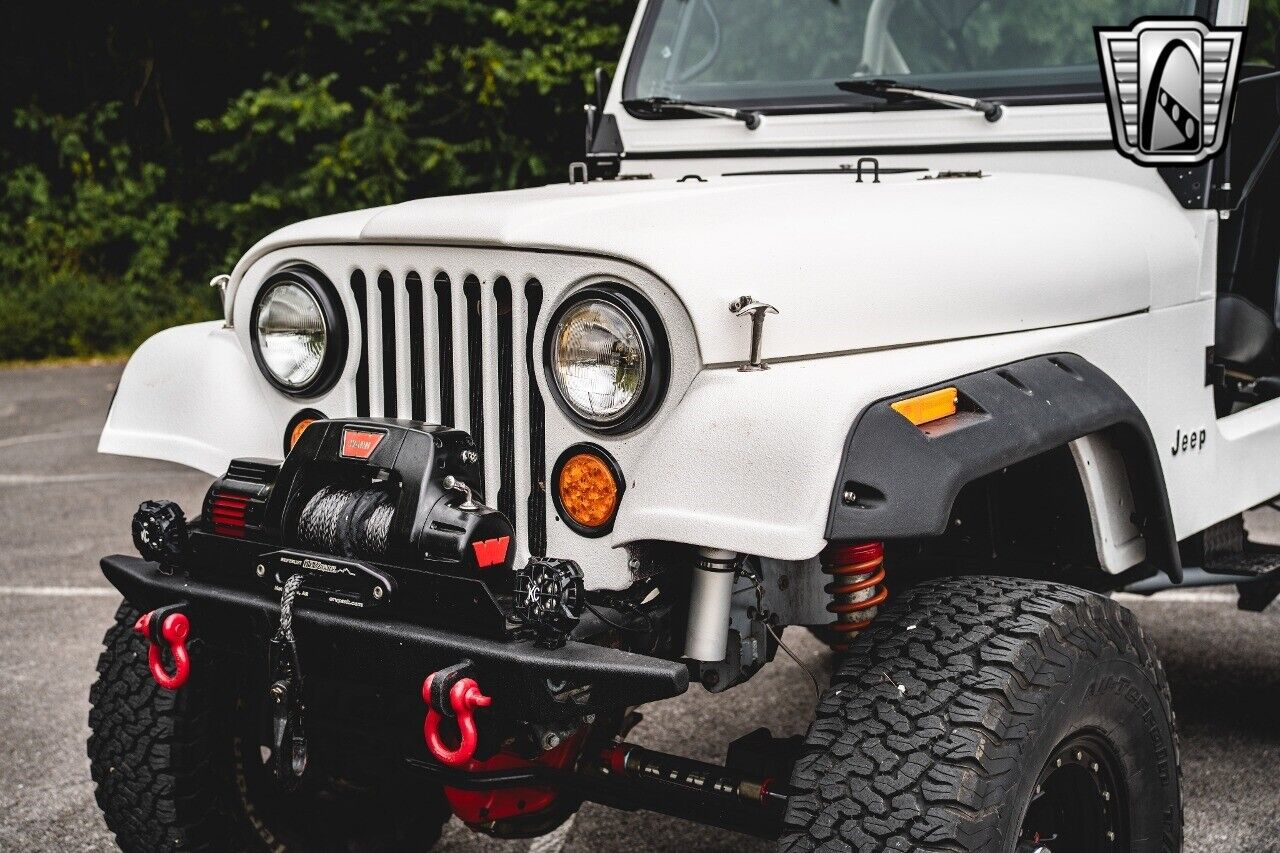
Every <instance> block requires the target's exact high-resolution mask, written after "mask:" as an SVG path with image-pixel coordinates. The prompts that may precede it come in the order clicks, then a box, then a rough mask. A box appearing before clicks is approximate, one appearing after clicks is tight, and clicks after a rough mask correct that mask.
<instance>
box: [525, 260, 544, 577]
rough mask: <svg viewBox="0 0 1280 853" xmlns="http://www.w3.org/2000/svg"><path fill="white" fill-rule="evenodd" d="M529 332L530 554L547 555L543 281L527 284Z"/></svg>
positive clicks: (526, 357) (526, 297)
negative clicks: (539, 353)
mask: <svg viewBox="0 0 1280 853" xmlns="http://www.w3.org/2000/svg"><path fill="white" fill-rule="evenodd" d="M524 300H525V305H526V306H527V307H528V310H527V312H526V313H527V314H528V317H529V320H528V326H527V329H528V331H527V332H526V334H525V336H524V339H525V352H524V358H525V371H526V374H527V376H528V380H529V533H528V536H529V553H530V554H533V555H534V556H535V557H545V556H547V445H546V437H545V432H546V412H545V411H544V410H543V407H542V394H540V393H539V392H538V379H537V376H538V374H537V372H536V371H535V370H534V367H535V365H536V361H535V360H534V358H535V356H534V341H535V340H536V338H535V337H534V331H535V330H536V329H537V327H538V314H539V312H540V311H541V310H542V284H541V283H540V282H539V281H538V280H537V279H529V282H528V283H527V284H526V285H525V287H524Z"/></svg>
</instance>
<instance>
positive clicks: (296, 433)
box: [289, 418, 315, 450]
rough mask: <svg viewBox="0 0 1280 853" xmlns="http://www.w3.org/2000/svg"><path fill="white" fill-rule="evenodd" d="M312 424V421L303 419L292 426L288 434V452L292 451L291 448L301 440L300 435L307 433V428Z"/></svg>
mask: <svg viewBox="0 0 1280 853" xmlns="http://www.w3.org/2000/svg"><path fill="white" fill-rule="evenodd" d="M313 423H315V421H314V420H312V419H310V418H304V419H302V420H300V421H298V422H297V423H296V424H294V425H293V431H292V432H290V433H289V449H290V450H292V449H293V446H294V445H295V444H297V443H298V439H300V438H302V434H303V433H304V432H306V431H307V427H309V426H311V425H312V424H313Z"/></svg>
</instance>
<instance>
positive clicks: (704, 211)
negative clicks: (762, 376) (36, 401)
mask: <svg viewBox="0 0 1280 853" xmlns="http://www.w3.org/2000/svg"><path fill="white" fill-rule="evenodd" d="M1196 241H1197V237H1196V233H1195V231H1194V230H1193V228H1192V225H1191V223H1190V221H1189V220H1188V218H1187V217H1186V215H1185V211H1183V210H1182V209H1181V208H1180V207H1179V206H1178V204H1177V203H1176V201H1175V200H1174V199H1173V197H1172V195H1171V194H1157V193H1155V192H1151V191H1148V190H1145V189H1139V188H1136V187H1133V186H1128V185H1125V184H1120V183H1116V182H1113V181H1104V180H1096V179H1089V178H1079V177H1064V176H1054V175H1040V174H1025V173H1008V174H997V175H993V176H987V177H983V178H980V179H975V178H952V179H932V180H921V175H919V174H904V175H892V176H888V175H886V176H885V177H884V178H883V179H882V183H880V184H873V183H871V181H870V178H868V179H866V181H865V182H864V183H861V184H859V183H857V182H856V180H855V178H854V176H853V175H852V174H839V175H830V174H826V175H805V176H795V175H788V176H767V177H712V178H709V179H707V180H706V181H699V180H696V179H690V180H686V181H684V182H679V181H672V180H637V181H619V182H607V183H592V184H587V185H575V186H570V185H558V186H549V187H543V188H539V189H531V190H519V191H513V192H499V193H488V194H483V195H471V196H452V197H444V198H434V199H424V200H420V201H411V202H406V203H404V204H398V205H394V206H390V207H383V208H374V209H370V210H362V211H355V212H351V213H344V214H338V215H336V216H327V217H322V218H319V219H314V220H310V221H307V222H301V223H298V224H296V225H291V226H289V227H287V228H284V229H281V230H280V231H277V232H276V233H275V234H272V235H271V236H269V237H267V238H266V239H264V240H263V241H261V242H260V243H258V245H256V246H255V247H254V248H253V249H252V250H251V251H250V252H249V253H248V254H247V255H246V256H245V258H244V259H243V260H242V261H241V262H240V264H239V265H237V267H236V270H235V274H234V276H233V282H234V284H235V285H236V286H238V284H239V281H240V279H241V278H242V277H243V275H244V273H245V271H246V270H247V269H248V268H249V266H250V265H251V264H252V263H253V262H254V261H255V260H257V259H258V258H260V257H262V256H263V255H264V254H266V253H267V252H270V251H274V250H276V249H280V248H284V247H287V246H292V245H316V244H331V243H358V242H359V243H388V244H404V243H411V244H415V243H420V244H433V243H436V244H449V245H475V246H490V247H506V248H519V249H537V250H548V251H562V252H572V253H576V254H588V255H602V256H609V257H614V258H618V259H621V260H625V261H628V262H630V263H633V264H635V265H638V266H641V267H644V268H646V269H649V270H651V271H653V272H654V273H655V274H656V275H657V276H659V277H660V278H662V279H663V280H665V281H666V282H667V283H668V284H669V285H670V286H671V288H672V289H673V290H674V291H675V292H676V294H677V295H678V296H679V298H680V299H681V300H682V301H683V302H684V304H685V306H686V307H687V309H688V310H689V313H690V315H691V316H692V319H693V322H694V325H695V327H696V329H697V330H698V338H699V344H700V346H701V350H702V358H703V360H704V362H706V363H708V364H720V363H729V362H735V361H740V360H741V359H742V358H743V356H744V355H745V353H746V343H747V324H746V321H744V320H741V319H739V318H735V317H733V316H732V315H731V314H730V312H729V309H728V306H729V303H730V302H732V301H733V300H734V299H736V298H737V297H739V296H741V295H743V294H750V295H751V296H753V297H755V298H756V299H759V300H762V301H764V302H768V303H771V304H773V305H775V306H777V308H778V309H779V310H780V311H781V315H780V316H778V317H773V318H770V320H769V322H768V324H767V328H766V333H765V344H764V353H765V357H766V358H767V359H775V360H776V359H781V358H793V357H802V356H810V355H816V354H828V353H838V352H851V351H862V350H871V349H879V348H885V347H896V346H904V345H910V344H918V343H924V342H930V341H944V340H957V339H962V338H971V337H978V336H983V335H991V334H1001V333H1008V332H1018V331H1026V330H1031V329H1037V328H1047V327H1052V326H1062V325H1067V324H1072V323H1080V322H1086V321H1089V320H1097V319H1102V318H1106V317H1115V316H1120V315H1124V314H1129V313H1133V312H1137V311H1143V310H1146V309H1147V308H1149V307H1150V305H1151V291H1152V285H1153V282H1162V284H1163V285H1164V286H1172V285H1175V284H1181V285H1184V286H1180V287H1177V288H1176V289H1179V290H1191V289H1194V282H1192V281H1190V280H1188V281H1186V282H1176V283H1175V282H1174V281H1171V279H1190V278H1192V277H1194V275H1195V273H1196V271H1197V269H1198V264H1197V262H1196V260H1195V259H1196V257H1197V253H1198V248H1197V242H1196ZM1064 294H1069V295H1070V297H1069V298H1064Z"/></svg>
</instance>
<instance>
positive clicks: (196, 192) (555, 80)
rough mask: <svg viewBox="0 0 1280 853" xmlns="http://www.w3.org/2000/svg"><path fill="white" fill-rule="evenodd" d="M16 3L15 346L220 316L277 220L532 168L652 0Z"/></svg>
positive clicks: (8, 269) (11, 191)
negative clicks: (226, 287)
mask: <svg viewBox="0 0 1280 853" xmlns="http://www.w3.org/2000/svg"><path fill="white" fill-rule="evenodd" d="M44 5H45V6H48V7H50V8H47V9H45V8H41V4H20V6H19V7H18V8H15V10H13V12H12V16H11V19H10V20H9V21H7V24H8V26H7V32H6V33H5V34H3V35H0V57H3V58H0V73H4V74H5V77H6V86H5V87H3V90H0V135H2V136H3V140H4V141H3V143H0V360H3V359H11V358H39V357H44V356H57V355H82V354H90V353H97V352H116V351H123V350H127V349H129V348H131V347H133V346H135V345H136V344H137V343H138V342H139V341H140V340H142V339H143V338H144V337H146V336H147V335H149V334H151V333H153V332H155V331H156V330H158V329H160V328H163V327H165V326H169V325H172V324H174V323H179V322H188V321H191V320H197V319H208V318H212V317H214V316H216V302H215V300H214V298H213V296H212V294H211V293H210V292H208V289H207V288H205V287H204V285H203V283H204V282H205V281H207V280H208V279H209V277H210V276H212V275H213V274H215V273H218V272H223V271H225V270H227V269H229V268H230V266H231V265H232V264H233V263H234V262H235V260H236V258H238V257H239V255H240V254H242V253H243V252H244V251H245V250H246V249H247V248H248V247H249V246H250V245H252V244H253V243H254V242H255V241H256V240H258V239H259V238H261V237H262V236H263V235H265V234H267V233H269V232H270V231H273V230H275V229H276V228H279V227H281V226H282V225H285V224H288V223H290V222H293V221H296V220H298V219H303V218H307V217H311V216H318V215H322V214H326V213H332V212H335V211H339V210H346V209H353V208H359V207H369V206H375V205H383V204H392V203H395V202H398V201H402V200H405V199H407V198H414V197H419V196H429V195H440V194H448V193H459V192H467V191H474V190H484V189H490V188H509V187H518V186H526V185H530V184H537V183H540V182H545V181H547V180H551V179H552V176H553V175H554V176H555V177H558V176H559V174H560V172H561V171H562V170H563V169H564V168H565V167H566V165H567V163H568V162H569V161H570V160H571V159H574V158H575V157H577V156H579V154H580V151H579V149H580V148H581V144H582V141H581V140H582V113H581V104H582V103H583V101H584V99H585V95H586V92H587V87H588V84H589V81H590V77H591V72H592V70H593V69H594V68H595V67H596V66H598V65H604V66H605V67H611V65H612V63H613V62H614V61H615V60H616V56H617V53H618V51H619V49H620V47H621V44H622V40H623V37H624V36H625V33H626V25H627V23H628V22H629V21H630V18H631V15H632V12H633V10H634V0H590V2H588V0H566V2H555V0H381V2H378V3H369V4H354V5H353V4H350V3H347V2H340V0H259V2H255V3H253V4H243V5H242V4H240V3H236V2H231V3H224V4H168V3H164V2H162V0H119V2H116V3H112V4H95V5H94V6H90V7H85V8H79V7H77V9H76V11H74V12H68V11H67V10H66V9H65V8H63V9H58V8H52V7H53V6H54V5H55V4H44Z"/></svg>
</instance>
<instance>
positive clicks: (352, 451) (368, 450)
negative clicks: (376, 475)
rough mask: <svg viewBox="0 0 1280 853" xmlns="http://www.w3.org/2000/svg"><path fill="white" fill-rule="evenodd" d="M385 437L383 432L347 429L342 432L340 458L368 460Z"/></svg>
mask: <svg viewBox="0 0 1280 853" xmlns="http://www.w3.org/2000/svg"><path fill="white" fill-rule="evenodd" d="M386 437H387V434H386V433H385V432H374V431H373V430H363V429H352V428H351V427H347V428H346V429H344V430H343V431H342V456H343V458H345V459H368V458H369V457H370V456H372V455H373V451H375V450H377V449H378V445H379V444H380V443H381V442H382V439H384V438H386Z"/></svg>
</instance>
